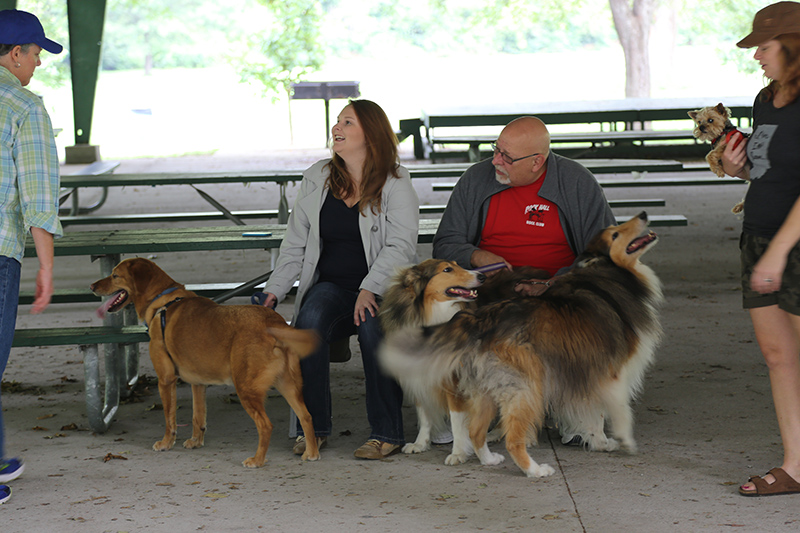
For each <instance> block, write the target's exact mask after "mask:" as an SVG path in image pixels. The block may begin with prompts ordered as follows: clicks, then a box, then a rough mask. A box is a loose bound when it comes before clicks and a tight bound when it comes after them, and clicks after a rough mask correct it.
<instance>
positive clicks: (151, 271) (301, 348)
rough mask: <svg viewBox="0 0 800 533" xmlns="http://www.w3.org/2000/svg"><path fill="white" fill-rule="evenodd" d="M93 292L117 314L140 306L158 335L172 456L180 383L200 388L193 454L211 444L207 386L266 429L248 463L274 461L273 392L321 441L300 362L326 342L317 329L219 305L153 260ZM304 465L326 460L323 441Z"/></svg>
mask: <svg viewBox="0 0 800 533" xmlns="http://www.w3.org/2000/svg"><path fill="white" fill-rule="evenodd" d="M90 288H91V290H92V291H93V292H94V293H95V294H97V295H98V296H111V298H109V299H108V301H106V302H105V303H104V304H103V306H102V307H101V308H100V309H99V310H98V312H99V313H100V314H101V315H102V314H104V313H105V312H106V311H108V312H112V313H113V312H116V311H119V310H120V309H122V308H123V307H125V306H126V305H128V304H130V303H133V305H134V306H135V308H136V314H137V315H138V316H139V319H140V320H143V321H144V322H145V323H146V324H147V325H148V328H149V332H150V345H149V346H150V359H151V360H152V361H153V366H154V367H155V371H156V374H157V375H158V392H159V393H160V394H161V401H162V403H163V404H164V418H165V420H166V431H165V433H164V438H163V439H162V440H160V441H158V442H156V443H155V444H154V445H153V449H154V450H156V451H165V450H169V449H170V448H172V446H173V445H174V444H175V439H176V435H177V431H176V417H175V410H176V384H177V379H178V377H180V378H181V379H182V380H184V381H185V382H187V383H190V384H191V385H192V403H193V409H194V411H193V415H192V438H191V439H188V440H187V441H186V442H184V443H183V446H184V447H185V448H190V449H191V448H199V447H201V446H203V439H204V436H205V431H206V386H207V385H222V384H226V385H230V384H233V386H234V387H236V392H237V394H238V395H239V399H240V400H241V402H242V407H244V409H245V411H247V414H249V415H250V417H251V418H252V419H253V420H254V421H255V423H256V428H257V430H258V449H257V450H256V454H255V455H254V456H253V457H250V458H248V459H245V461H244V462H243V463H242V464H244V466H246V467H250V468H256V467H259V466H263V465H264V463H265V462H266V458H265V457H266V454H267V448H269V440H270V436H271V435H272V422H270V420H269V417H267V413H266V411H265V410H264V402H265V400H266V398H267V392H268V391H269V389H270V387H271V386H273V385H274V386H275V388H276V389H277V390H278V392H280V393H281V394H282V395H283V397H284V398H286V401H287V402H288V403H289V406H290V407H291V408H292V409H293V410H294V412H295V413H296V414H297V417H298V418H299V419H300V423H301V425H302V427H303V431H304V432H305V434H306V435H313V434H314V428H313V426H312V423H311V415H310V414H309V412H308V409H306V406H305V403H304V402H303V392H302V388H303V387H302V377H301V374H300V359H301V358H303V357H306V356H308V355H309V354H311V353H312V352H313V351H314V350H315V349H316V347H317V344H318V342H319V340H318V337H317V335H316V334H315V333H314V332H312V331H310V330H296V329H294V328H292V327H290V326H288V325H287V324H286V321H285V320H284V319H283V317H281V316H280V315H279V314H278V313H276V312H275V311H273V310H272V309H268V308H266V307H261V306H257V305H218V304H217V303H215V302H214V301H212V300H210V299H208V298H203V297H201V296H197V295H196V294H195V293H193V292H191V291H188V290H186V289H185V288H184V286H183V285H181V284H180V283H177V282H176V281H174V280H173V279H172V278H170V277H169V276H168V275H167V274H166V273H165V272H164V271H163V270H161V269H160V268H159V267H158V266H156V264H155V263H153V262H152V261H149V260H147V259H141V258H134V259H126V260H125V261H122V262H121V263H120V264H118V265H117V266H116V267H114V270H113V272H112V273H111V275H110V276H109V277H107V278H103V279H101V280H99V281H96V282H95V283H93V284H92V285H91V287H90ZM303 459H304V460H309V461H315V460H317V459H319V450H318V448H317V440H316V439H310V440H309V441H308V444H307V448H306V452H305V453H304V454H303Z"/></svg>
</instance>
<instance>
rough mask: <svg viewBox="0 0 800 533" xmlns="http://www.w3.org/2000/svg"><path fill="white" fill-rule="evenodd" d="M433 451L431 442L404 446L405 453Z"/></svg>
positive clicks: (412, 443) (411, 443)
mask: <svg viewBox="0 0 800 533" xmlns="http://www.w3.org/2000/svg"><path fill="white" fill-rule="evenodd" d="M430 449H431V443H430V442H423V443H420V442H410V443H408V444H406V445H405V446H403V453H422V452H427V451H428V450H430Z"/></svg>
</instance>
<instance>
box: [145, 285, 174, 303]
mask: <svg viewBox="0 0 800 533" xmlns="http://www.w3.org/2000/svg"><path fill="white" fill-rule="evenodd" d="M177 290H178V287H170V288H169V289H164V290H163V291H161V292H160V293H159V294H158V296H156V297H155V298H153V299H152V300H150V303H151V304H152V303H153V302H155V301H156V300H158V299H159V298H161V297H162V296H166V295H167V294H169V293H171V292H175V291H177Z"/></svg>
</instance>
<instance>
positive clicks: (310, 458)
mask: <svg viewBox="0 0 800 533" xmlns="http://www.w3.org/2000/svg"><path fill="white" fill-rule="evenodd" d="M300 459H302V460H303V461H319V452H317V454H316V455H311V454H310V453H309V452H308V451H306V453H304V454H303V456H302V457H301V458H300Z"/></svg>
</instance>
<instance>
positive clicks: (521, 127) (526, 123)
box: [500, 117, 550, 156]
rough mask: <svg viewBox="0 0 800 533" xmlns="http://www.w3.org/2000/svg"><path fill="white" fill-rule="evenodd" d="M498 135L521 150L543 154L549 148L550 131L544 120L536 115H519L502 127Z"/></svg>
mask: <svg viewBox="0 0 800 533" xmlns="http://www.w3.org/2000/svg"><path fill="white" fill-rule="evenodd" d="M500 137H501V138H503V137H507V140H508V141H509V142H511V143H512V144H515V145H516V146H519V147H520V148H521V149H522V151H523V152H524V151H527V152H528V153H531V154H532V153H536V152H538V153H540V154H544V155H545V156H546V155H547V153H548V152H549V150H550V132H549V131H547V126H546V125H545V123H544V122H542V121H541V120H540V119H538V118H536V117H519V118H516V119H514V120H512V121H511V122H509V123H508V125H507V126H506V127H505V128H503V131H502V132H501V133H500Z"/></svg>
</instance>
